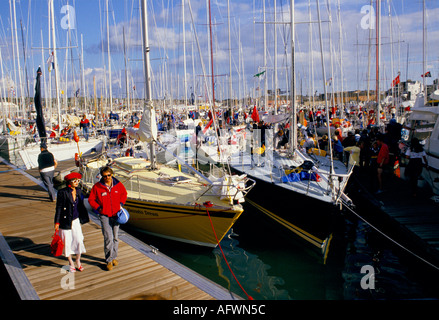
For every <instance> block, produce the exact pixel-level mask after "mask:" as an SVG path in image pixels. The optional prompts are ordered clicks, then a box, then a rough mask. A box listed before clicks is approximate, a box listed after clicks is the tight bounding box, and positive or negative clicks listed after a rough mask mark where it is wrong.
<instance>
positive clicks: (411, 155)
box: [404, 138, 428, 197]
mask: <svg viewBox="0 0 439 320" xmlns="http://www.w3.org/2000/svg"><path fill="white" fill-rule="evenodd" d="M405 157H406V158H407V159H409V163H408V165H407V167H406V168H405V171H404V175H405V176H406V177H407V178H408V179H409V183H410V189H411V192H412V196H413V197H416V192H417V189H418V179H419V176H420V175H421V173H422V168H423V167H424V165H425V166H428V161H427V154H426V153H425V151H424V148H423V147H422V145H421V144H420V143H419V139H418V138H413V139H412V141H411V143H410V148H408V149H407V151H406V153H405ZM422 160H424V162H423V161H422Z"/></svg>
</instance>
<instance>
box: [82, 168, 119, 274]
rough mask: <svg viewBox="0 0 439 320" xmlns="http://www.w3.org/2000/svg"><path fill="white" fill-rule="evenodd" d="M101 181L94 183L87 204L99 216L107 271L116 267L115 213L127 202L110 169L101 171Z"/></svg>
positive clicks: (117, 226) (116, 237) (116, 235)
mask: <svg viewBox="0 0 439 320" xmlns="http://www.w3.org/2000/svg"><path fill="white" fill-rule="evenodd" d="M100 172H101V176H102V178H101V180H100V181H98V182H96V183H95V185H94V186H93V188H92V189H91V191H90V196H89V197H88V202H89V204H90V206H91V207H92V208H93V210H94V211H95V212H97V213H98V214H99V219H100V220H101V224H102V234H103V235H104V253H105V262H106V264H107V270H108V271H110V270H112V269H113V266H117V265H118V261H117V260H116V258H117V251H118V245H119V235H118V234H119V226H120V225H119V223H118V222H117V221H116V219H117V213H118V212H119V210H120V208H121V207H122V206H123V205H124V204H125V202H126V201H127V191H126V189H125V186H124V185H123V184H122V183H121V182H120V181H119V180H117V179H116V178H114V177H113V170H112V169H111V168H110V167H108V166H107V167H103V168H102V169H101V171H100Z"/></svg>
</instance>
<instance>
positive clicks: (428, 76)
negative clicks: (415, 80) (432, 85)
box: [421, 71, 431, 78]
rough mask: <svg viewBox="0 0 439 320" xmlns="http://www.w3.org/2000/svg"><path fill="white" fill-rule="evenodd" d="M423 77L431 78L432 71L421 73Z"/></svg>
mask: <svg viewBox="0 0 439 320" xmlns="http://www.w3.org/2000/svg"><path fill="white" fill-rule="evenodd" d="M421 77H426V78H431V73H430V71H428V72H426V73H425V74H423V75H421Z"/></svg>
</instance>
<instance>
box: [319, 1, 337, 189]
mask: <svg viewBox="0 0 439 320" xmlns="http://www.w3.org/2000/svg"><path fill="white" fill-rule="evenodd" d="M316 1H317V18H318V22H319V39H320V57H321V61H322V73H323V79H322V80H323V89H324V93H325V110H326V121H327V122H328V121H329V106H328V96H327V88H326V80H325V79H326V68H325V62H324V58H323V39H322V20H321V18H320V3H319V0H316ZM329 32H331V30H329ZM328 138H329V139H331V127H330V126H329V124H328ZM330 141H331V140H330ZM329 154H330V157H331V168H330V170H331V171H330V174H332V173H333V172H334V161H333V158H332V143H329ZM328 180H329V181H330V179H328Z"/></svg>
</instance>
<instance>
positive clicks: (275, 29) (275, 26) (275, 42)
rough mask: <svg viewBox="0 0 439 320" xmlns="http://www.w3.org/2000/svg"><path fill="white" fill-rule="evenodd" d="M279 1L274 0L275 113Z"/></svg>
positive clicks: (275, 112) (275, 111)
mask: <svg viewBox="0 0 439 320" xmlns="http://www.w3.org/2000/svg"><path fill="white" fill-rule="evenodd" d="M277 87H278V83H277V3H276V0H274V114H277Z"/></svg>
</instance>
